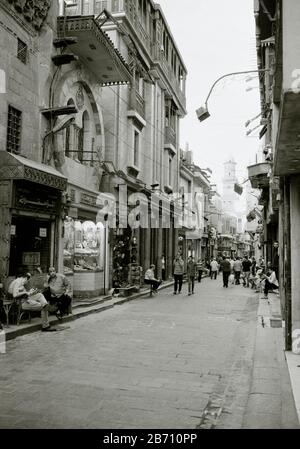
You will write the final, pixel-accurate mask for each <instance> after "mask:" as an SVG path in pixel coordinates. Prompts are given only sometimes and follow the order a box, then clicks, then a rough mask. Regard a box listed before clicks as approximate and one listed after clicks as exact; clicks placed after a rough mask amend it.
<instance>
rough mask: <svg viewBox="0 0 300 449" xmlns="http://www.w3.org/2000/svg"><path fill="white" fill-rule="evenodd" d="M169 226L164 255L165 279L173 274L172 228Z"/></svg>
mask: <svg viewBox="0 0 300 449" xmlns="http://www.w3.org/2000/svg"><path fill="white" fill-rule="evenodd" d="M171 226H172V225H171ZM171 226H170V228H169V230H168V253H167V254H166V259H167V260H166V264H167V265H166V267H167V273H166V278H167V279H168V278H170V277H172V274H173V228H172V227H171Z"/></svg>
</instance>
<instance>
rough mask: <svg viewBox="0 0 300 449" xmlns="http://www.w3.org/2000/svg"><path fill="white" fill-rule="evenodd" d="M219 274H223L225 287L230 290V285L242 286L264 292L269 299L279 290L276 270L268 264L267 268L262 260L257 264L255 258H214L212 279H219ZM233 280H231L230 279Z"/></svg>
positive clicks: (211, 269) (212, 261)
mask: <svg viewBox="0 0 300 449" xmlns="http://www.w3.org/2000/svg"><path fill="white" fill-rule="evenodd" d="M218 272H222V274H223V287H225V288H228V283H229V282H230V281H231V283H232V284H235V285H241V283H242V285H243V286H244V287H245V288H247V287H250V288H253V289H256V291H257V292H259V291H260V290H261V289H263V291H264V298H266V299H267V298H268V293H269V291H271V290H278V288H279V282H278V279H277V274H276V270H275V268H274V267H272V265H271V263H270V262H268V264H267V266H265V263H264V260H263V259H262V258H260V259H259V261H258V262H256V260H255V257H252V258H251V259H250V258H249V257H248V256H247V255H245V256H244V258H240V257H236V258H229V257H226V256H223V257H222V259H220V260H219V261H217V260H216V258H213V259H212V260H211V262H210V278H211V279H217V275H218ZM230 278H231V279H230Z"/></svg>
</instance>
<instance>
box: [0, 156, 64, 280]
mask: <svg viewBox="0 0 300 449" xmlns="http://www.w3.org/2000/svg"><path fill="white" fill-rule="evenodd" d="M0 166H1V169H0V209H1V214H0V232H1V243H0V257H1V259H0V277H1V279H3V280H4V282H5V284H6V287H7V285H8V283H9V282H10V281H11V280H12V279H13V278H14V277H15V276H17V275H18V274H21V273H22V272H24V271H28V272H30V273H31V274H32V275H33V276H39V275H40V274H41V273H46V272H47V271H48V268H49V266H52V265H54V266H57V265H58V258H59V251H60V231H61V213H62V210H63V207H64V205H63V197H64V195H63V191H64V190H65V189H66V185H67V180H66V178H64V177H63V176H62V175H61V174H60V173H59V172H58V171H57V170H55V169H54V168H52V167H50V166H47V165H45V164H40V163H37V162H34V161H30V160H28V159H26V158H23V157H21V156H18V155H13V154H10V153H7V152H4V151H0Z"/></svg>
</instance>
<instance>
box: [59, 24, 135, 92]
mask: <svg viewBox="0 0 300 449" xmlns="http://www.w3.org/2000/svg"><path fill="white" fill-rule="evenodd" d="M57 24H58V31H59V34H60V36H64V37H75V38H77V39H76V42H75V43H74V44H72V46H71V47H70V49H71V50H72V52H73V53H74V54H75V55H77V56H79V58H80V59H81V60H82V61H83V62H84V64H85V65H86V66H87V67H88V68H89V70H91V72H93V73H94V75H95V76H96V78H97V79H98V81H99V83H100V84H102V85H109V84H119V83H131V82H132V74H131V71H130V69H129V66H128V64H127V63H126V61H125V59H124V58H123V57H122V55H121V53H120V52H119V51H118V49H116V48H115V47H114V44H113V42H112V40H111V39H110V38H109V36H108V35H107V33H105V32H104V31H102V29H101V27H100V25H99V24H98V22H97V21H96V20H95V18H94V16H66V17H58V19H57Z"/></svg>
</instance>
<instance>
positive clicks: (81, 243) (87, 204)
mask: <svg viewBox="0 0 300 449" xmlns="http://www.w3.org/2000/svg"><path fill="white" fill-rule="evenodd" d="M69 198H70V204H69V208H68V215H67V216H66V217H65V220H64V223H63V225H64V226H63V227H64V232H63V235H64V238H63V272H64V274H65V275H66V276H67V277H68V278H69V280H70V283H71V284H72V285H73V296H74V299H75V300H76V299H78V300H80V299H85V298H91V297H96V296H99V295H103V294H106V293H107V290H108V288H109V277H108V265H109V256H108V254H109V252H108V248H107V247H108V230H107V228H106V222H105V220H104V219H103V217H102V216H101V214H100V211H101V207H102V206H101V205H98V201H97V198H98V193H97V192H87V191H85V190H83V189H82V188H79V187H74V186H71V187H70V188H69Z"/></svg>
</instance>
